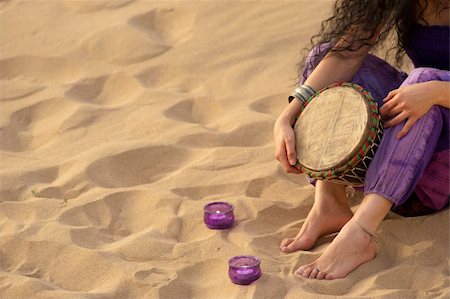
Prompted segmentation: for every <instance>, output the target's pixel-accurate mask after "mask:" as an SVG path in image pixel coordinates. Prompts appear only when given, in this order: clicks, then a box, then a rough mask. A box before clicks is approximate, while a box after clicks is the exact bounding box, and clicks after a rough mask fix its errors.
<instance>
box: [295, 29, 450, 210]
mask: <svg viewBox="0 0 450 299" xmlns="http://www.w3.org/2000/svg"><path fill="white" fill-rule="evenodd" d="M449 28H450V27H448V26H422V25H419V24H416V25H414V26H413V27H412V29H411V31H410V35H409V40H410V42H409V43H408V44H407V45H406V49H405V50H406V52H407V54H408V56H409V57H410V58H411V60H412V61H413V63H414V66H415V68H414V69H413V71H412V72H411V73H410V74H409V75H408V74H406V73H404V72H400V71H398V70H397V69H395V68H393V67H392V66H391V65H389V64H388V63H387V62H385V61H384V60H382V59H380V58H378V57H376V56H373V55H370V54H369V55H368V56H367V57H366V58H365V60H364V61H363V63H362V65H361V67H360V69H359V70H358V72H357V73H356V75H355V76H354V77H353V79H352V82H355V83H358V84H360V85H361V86H363V87H365V88H366V89H367V90H369V91H370V92H371V94H372V96H373V97H374V99H375V100H376V101H377V102H378V105H379V107H381V105H383V102H382V100H383V99H384V98H385V97H386V96H387V94H388V93H389V92H390V91H391V90H393V89H397V88H399V87H400V86H406V85H411V84H415V83H420V82H426V81H432V80H439V81H450V72H449V64H450V58H449V36H450V30H449ZM329 48H330V44H322V45H320V46H317V47H315V48H314V49H313V50H312V51H311V53H310V55H309V56H308V58H307V61H306V63H305V66H306V67H305V69H304V71H303V75H302V82H301V83H303V82H304V81H305V80H306V78H307V77H308V76H309V75H310V74H311V72H312V71H313V67H311V65H313V64H312V63H310V61H311V59H314V57H316V56H317V52H318V50H319V49H321V50H324V49H329ZM449 117H450V116H449V109H447V108H444V107H441V106H433V107H432V108H431V109H430V110H429V111H428V112H427V113H426V114H425V115H423V116H422V117H421V118H420V119H418V120H417V121H416V122H415V123H414V125H413V126H412V128H411V129H410V130H409V132H408V134H407V135H405V136H404V137H403V138H401V139H400V140H397V139H396V137H395V136H396V134H397V133H398V132H399V131H400V130H401V129H402V128H403V125H404V124H405V122H403V123H401V124H399V125H397V126H394V127H391V128H388V129H385V130H384V133H383V138H382V140H381V143H380V146H379V148H378V150H377V152H376V154H375V157H374V159H373V160H372V162H371V164H370V166H369V169H368V171H367V174H366V179H365V185H364V193H365V194H368V193H376V194H379V195H381V196H383V197H385V198H387V199H388V200H390V201H392V202H393V204H394V207H397V206H400V205H402V204H404V203H405V202H406V201H407V200H408V198H413V197H417V198H418V199H419V200H420V201H421V203H422V204H423V205H424V206H426V207H428V208H431V209H433V210H439V209H442V208H443V207H444V206H446V205H447V204H448V202H449V194H450V169H449V160H450V155H449V153H450V150H449V148H450V139H449V131H450V125H449V121H450V120H449ZM311 181H312V180H311Z"/></svg>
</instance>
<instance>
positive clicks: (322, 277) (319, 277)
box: [316, 271, 327, 280]
mask: <svg viewBox="0 0 450 299" xmlns="http://www.w3.org/2000/svg"><path fill="white" fill-rule="evenodd" d="M325 275H327V273H325V272H323V271H320V272H319V273H317V276H316V279H319V280H322V279H324V278H325Z"/></svg>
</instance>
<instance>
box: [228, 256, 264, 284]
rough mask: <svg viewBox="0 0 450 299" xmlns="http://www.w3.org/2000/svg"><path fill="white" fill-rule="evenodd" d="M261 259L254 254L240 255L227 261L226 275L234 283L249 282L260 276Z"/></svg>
mask: <svg viewBox="0 0 450 299" xmlns="http://www.w3.org/2000/svg"><path fill="white" fill-rule="evenodd" d="M260 264H261V261H260V260H259V258H257V257H256V256H251V255H240V256H235V257H232V258H231V259H230V260H229V261H228V266H229V269H228V276H230V279H231V281H232V282H234V283H235V284H244V285H246V284H251V283H252V282H254V281H255V280H257V279H258V278H260V277H261V268H260V266H259V265H260Z"/></svg>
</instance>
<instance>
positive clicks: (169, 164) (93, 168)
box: [86, 145, 190, 188]
mask: <svg viewBox="0 0 450 299" xmlns="http://www.w3.org/2000/svg"><path fill="white" fill-rule="evenodd" d="M189 156H190V155H189V152H188V151H187V150H184V149H181V148H177V147H174V146H163V145H159V146H149V147H143V148H137V149H132V150H128V151H125V152H122V153H119V154H116V155H112V156H106V157H104V158H102V159H99V160H97V161H95V162H94V163H92V165H90V166H89V167H88V169H87V170H86V173H87V176H88V178H89V179H90V180H91V181H93V182H94V183H96V184H97V185H98V186H101V187H104V188H118V187H132V186H138V185H144V184H149V183H153V182H155V181H158V180H160V179H161V178H163V177H164V176H165V175H166V174H167V173H171V172H173V171H175V170H177V169H180V168H181V167H182V165H183V164H184V163H185V162H186V161H187V160H188V158H189Z"/></svg>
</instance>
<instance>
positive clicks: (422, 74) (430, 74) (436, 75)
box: [402, 67, 450, 85]
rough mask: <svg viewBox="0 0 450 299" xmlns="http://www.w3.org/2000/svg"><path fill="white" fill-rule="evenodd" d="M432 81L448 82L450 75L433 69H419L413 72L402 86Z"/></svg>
mask: <svg viewBox="0 0 450 299" xmlns="http://www.w3.org/2000/svg"><path fill="white" fill-rule="evenodd" d="M432 80H439V81H448V80H450V73H449V72H448V71H443V70H439V69H435V68H431V67H419V68H415V69H414V70H412V72H411V73H410V74H409V76H408V77H407V78H406V80H405V81H404V82H403V84H402V85H411V84H414V83H421V82H427V81H432Z"/></svg>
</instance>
